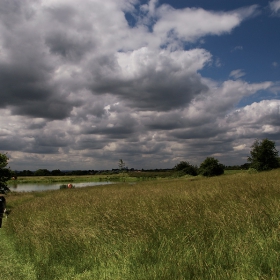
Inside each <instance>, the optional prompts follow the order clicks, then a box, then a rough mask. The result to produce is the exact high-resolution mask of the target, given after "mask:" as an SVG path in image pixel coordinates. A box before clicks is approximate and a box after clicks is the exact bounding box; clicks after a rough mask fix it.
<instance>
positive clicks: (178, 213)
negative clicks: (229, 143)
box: [0, 170, 280, 280]
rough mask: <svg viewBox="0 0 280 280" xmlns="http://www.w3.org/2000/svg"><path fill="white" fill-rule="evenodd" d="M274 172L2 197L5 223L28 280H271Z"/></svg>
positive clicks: (277, 264)
mask: <svg viewBox="0 0 280 280" xmlns="http://www.w3.org/2000/svg"><path fill="white" fill-rule="evenodd" d="M279 175H280V170H275V171H271V172H265V173H259V174H247V173H245V172H243V173H238V174H234V175H228V176H220V177H215V178H201V177H199V178H195V179H190V178H185V179H172V180H167V179H165V180H155V181H147V182H137V183H136V184H128V183H122V184H121V183H120V184H116V185H108V186H100V187H94V188H84V189H71V190H58V191H48V192H42V193H25V194H18V193H17V194H11V195H9V196H8V197H7V201H8V206H9V207H10V208H12V212H11V215H10V217H9V218H8V220H7V221H5V227H6V230H8V232H9V235H10V236H11V237H12V238H13V240H14V242H15V248H16V253H17V256H18V257H19V258H21V259H24V260H25V262H26V263H29V264H30V265H31V267H32V269H33V271H34V273H35V274H36V277H37V279H97V280H101V279H114V280H115V279H132V280H133V279H143V280H149V279H151V280H152V279H153V280H154V279H279V278H280V260H279V253H280V239H279V238H280V235H279V234H280V227H279V225H280V224H279V222H280V203H279V202H280V185H279ZM0 275H1V272H0ZM6 279H7V278H6Z"/></svg>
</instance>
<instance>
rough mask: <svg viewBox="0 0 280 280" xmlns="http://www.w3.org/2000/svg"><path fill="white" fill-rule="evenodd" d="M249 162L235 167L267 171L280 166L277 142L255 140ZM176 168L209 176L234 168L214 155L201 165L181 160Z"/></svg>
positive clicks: (193, 173)
mask: <svg viewBox="0 0 280 280" xmlns="http://www.w3.org/2000/svg"><path fill="white" fill-rule="evenodd" d="M247 161H248V163H245V164H243V165H241V166H235V167H234V169H249V168H252V169H255V170H257V171H267V170H271V169H275V168H278V167H280V158H279V156H278V151H277V150H276V147H275V142H274V141H271V140H268V139H267V138H266V139H263V140H262V141H260V140H255V142H254V143H253V145H252V146H251V151H250V156H249V157H248V159H247ZM174 169H175V170H176V171H178V172H179V174H182V175H186V174H188V175H192V176H196V175H199V174H201V175H203V176H207V177H211V176H219V175H222V174H224V170H225V169H232V168H230V167H226V166H225V165H223V164H221V163H220V162H219V161H218V160H217V159H215V158H213V157H207V158H206V159H205V160H204V161H203V162H202V163H201V164H200V166H199V167H198V166H196V165H192V164H190V163H189V162H188V161H181V162H180V163H178V164H177V165H176V166H175V167H174Z"/></svg>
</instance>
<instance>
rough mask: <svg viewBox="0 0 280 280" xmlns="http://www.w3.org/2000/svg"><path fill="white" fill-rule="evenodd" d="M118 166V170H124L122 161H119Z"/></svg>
mask: <svg viewBox="0 0 280 280" xmlns="http://www.w3.org/2000/svg"><path fill="white" fill-rule="evenodd" d="M118 165H119V169H120V170H124V169H125V162H124V161H123V160H122V159H120V160H119V163H118Z"/></svg>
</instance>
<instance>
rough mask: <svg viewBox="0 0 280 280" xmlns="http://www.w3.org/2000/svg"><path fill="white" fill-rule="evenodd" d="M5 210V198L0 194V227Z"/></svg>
mask: <svg viewBox="0 0 280 280" xmlns="http://www.w3.org/2000/svg"><path fill="white" fill-rule="evenodd" d="M5 211H6V199H5V197H4V196H0V228H1V227H2V219H3V217H4V213H5Z"/></svg>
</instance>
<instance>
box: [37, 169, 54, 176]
mask: <svg viewBox="0 0 280 280" xmlns="http://www.w3.org/2000/svg"><path fill="white" fill-rule="evenodd" d="M34 175H35V176H50V175H51V172H50V171H49V170H48V169H38V170H36V171H35V172H34Z"/></svg>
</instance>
